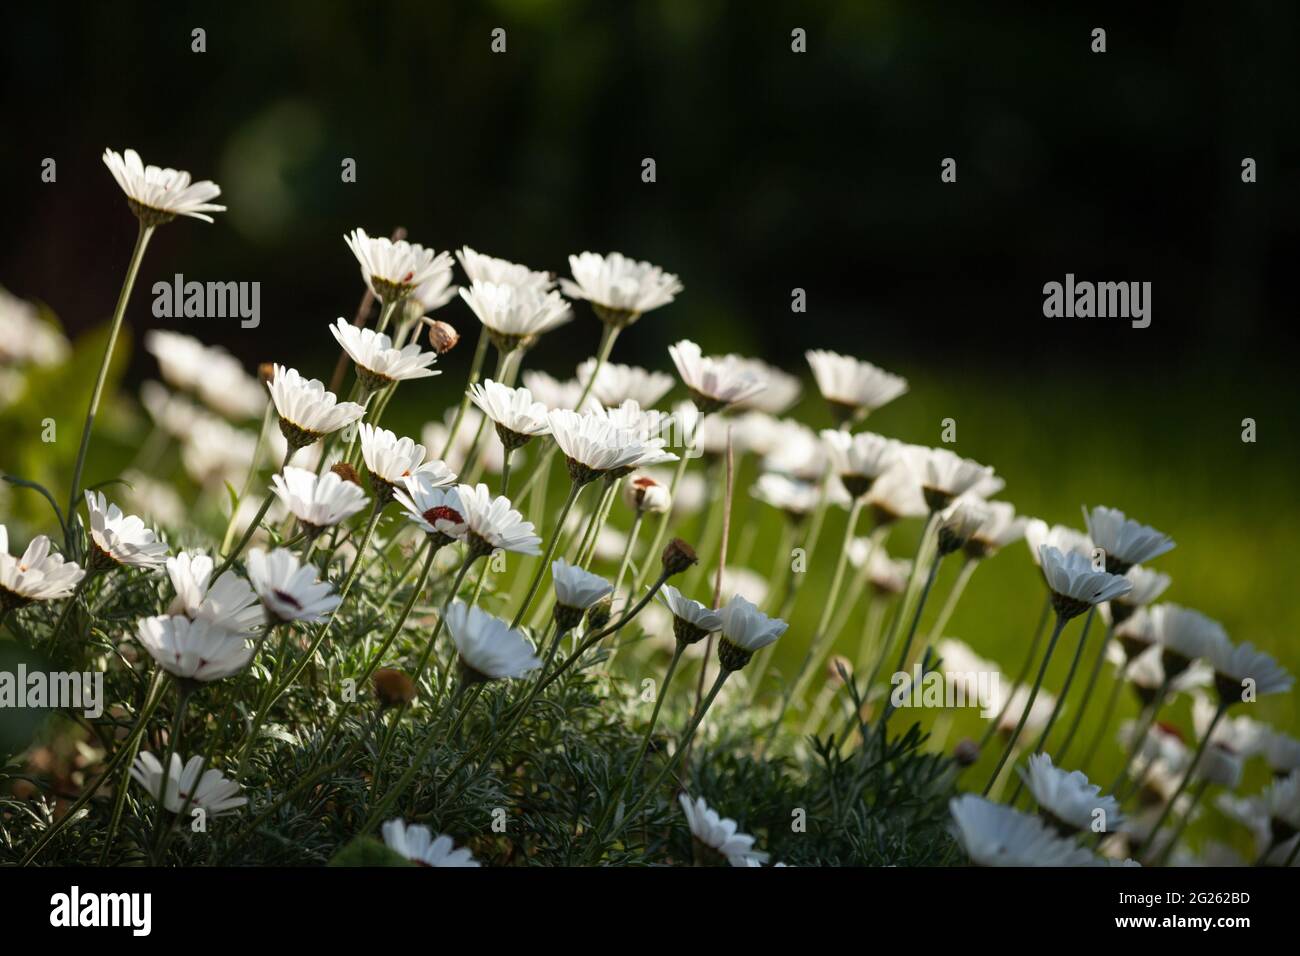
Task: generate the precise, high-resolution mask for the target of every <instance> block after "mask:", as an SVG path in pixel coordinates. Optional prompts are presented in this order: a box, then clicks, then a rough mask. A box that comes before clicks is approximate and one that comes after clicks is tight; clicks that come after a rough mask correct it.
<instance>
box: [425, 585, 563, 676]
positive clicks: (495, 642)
mask: <svg viewBox="0 0 1300 956" xmlns="http://www.w3.org/2000/svg"><path fill="white" fill-rule="evenodd" d="M445 619H446V626H447V630H448V631H450V632H451V639H452V640H453V641H454V642H455V644H456V652H457V654H458V656H459V658H460V665H461V673H462V675H463V677H464V679H465V680H466V681H468V682H471V683H478V682H482V681H490V680H507V679H510V678H515V677H523V676H524V675H525V674H527V673H528V672H529V671H534V670H536V669H537V668H539V667H541V666H542V662H541V660H540V659H538V657H537V655H536V653H534V648H533V644H532V642H531V641H529V640H528V639H527V638H526V637H524V636H523V634H521V633H520V632H519V631H517V630H515V629H513V628H511V627H509V626H508V625H507V624H506V622H505V621H502V620H501V619H500V618H496V617H493V616H492V615H491V614H489V613H488V612H487V611H485V610H483V609H482V608H480V607H470V606H469V605H467V604H466V603H465V602H464V601H454V602H452V604H451V606H450V607H449V608H447V610H446V614H445Z"/></svg>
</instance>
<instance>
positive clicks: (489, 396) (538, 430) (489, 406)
mask: <svg viewBox="0 0 1300 956" xmlns="http://www.w3.org/2000/svg"><path fill="white" fill-rule="evenodd" d="M469 394H470V399H471V401H473V402H474V404H475V405H477V406H478V407H479V408H480V409H481V410H482V412H483V414H484V415H486V416H487V417H488V418H490V419H491V420H492V423H493V424H494V425H495V426H496V431H497V437H498V438H500V439H501V444H502V445H503V446H504V447H505V449H506V450H507V451H514V450H515V449H516V448H519V447H520V446H521V445H526V444H527V443H528V442H529V441H530V440H532V439H533V438H536V437H537V436H538V435H545V434H547V433H548V432H550V430H551V426H550V424H549V423H548V422H547V421H546V414H547V408H546V406H545V405H543V404H542V403H541V402H536V401H533V393H532V392H530V391H529V390H528V389H527V388H511V387H510V386H508V385H502V384H501V383H500V382H494V381H492V379H490V378H489V379H487V380H486V381H484V382H483V383H482V384H481V385H480V384H478V383H475V384H473V385H471V386H470V387H469Z"/></svg>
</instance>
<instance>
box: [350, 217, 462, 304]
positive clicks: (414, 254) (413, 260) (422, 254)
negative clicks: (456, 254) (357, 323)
mask: <svg viewBox="0 0 1300 956" xmlns="http://www.w3.org/2000/svg"><path fill="white" fill-rule="evenodd" d="M343 241H344V242H346V243H347V244H348V248H349V249H351V250H352V254H353V255H354V256H356V257H357V263H358V265H360V266H361V278H362V279H364V280H365V283H366V287H367V288H369V289H370V291H371V292H373V293H374V294H375V297H376V298H377V299H379V301H381V302H383V303H384V304H385V305H388V304H391V303H393V302H398V301H401V300H402V299H404V298H406V297H407V296H408V295H410V294H411V293H412V292H414V291H415V290H416V288H418V287H419V286H422V285H424V284H425V283H427V282H431V281H438V280H439V279H441V278H444V277H446V278H450V275H451V255H450V254H449V253H446V252H434V251H433V250H432V249H426V248H425V247H424V246H421V245H419V244H418V243H413V242H407V241H406V240H405V239H399V240H398V241H396V242H394V241H393V240H391V239H387V238H385V237H383V236H368V235H366V231H365V230H364V229H353V230H352V232H350V233H348V234H347V235H345V236H344V237H343Z"/></svg>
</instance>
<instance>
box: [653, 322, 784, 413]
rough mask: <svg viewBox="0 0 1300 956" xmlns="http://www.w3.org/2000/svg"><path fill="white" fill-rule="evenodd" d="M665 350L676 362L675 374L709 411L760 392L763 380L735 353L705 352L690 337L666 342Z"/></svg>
mask: <svg viewBox="0 0 1300 956" xmlns="http://www.w3.org/2000/svg"><path fill="white" fill-rule="evenodd" d="M668 354H669V355H671V356H672V359H673V364H674V365H675V366H677V374H678V375H680V376H681V377H682V382H683V383H685V385H686V388H687V389H688V390H689V391H690V393H691V398H692V399H693V400H694V402H695V404H696V405H697V406H699V409H700V412H701V413H703V414H708V413H709V412H716V411H719V410H720V409H723V408H726V407H727V406H728V405H734V404H735V403H736V402H740V401H745V400H746V399H752V398H753V397H754V396H755V395H757V394H758V393H759V392H761V391H762V390H763V389H764V387H765V383H764V382H763V380H762V379H760V378H758V377H757V376H756V375H755V374H754V370H753V369H752V368H749V367H748V366H746V365H745V364H744V363H743V362H742V361H740V360H739V359H738V357H737V356H735V355H723V356H712V355H705V354H704V353H703V352H701V351H700V347H699V346H698V345H696V344H695V343H694V342H692V341H691V340H690V339H682V340H681V341H680V342H678V343H677V344H676V345H670V346H668Z"/></svg>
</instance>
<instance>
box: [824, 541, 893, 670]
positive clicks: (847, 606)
mask: <svg viewBox="0 0 1300 956" xmlns="http://www.w3.org/2000/svg"><path fill="white" fill-rule="evenodd" d="M888 536H889V525H887V524H882V525H878V526H877V527H876V528H875V529H873V530H872V532H871V534H870V535H869V536H868V538H867V553H866V555H865V556H864V558H863V561H862V567H860V568H858V572H857V574H855V575H854V576H853V581H852V583H851V584H850V585H849V600H848V601H847V602H846V603H844V604H841V605H840V609H839V611H837V612H836V614H835V619H834V620H833V621H832V622H831V633H832V634H834V635H835V636H836V637H838V636H839V635H840V634H842V633H843V632H844V628H845V626H847V625H848V623H849V619H850V618H851V617H852V616H853V611H854V610H855V609H856V608H857V606H858V602H857V596H858V595H859V594H866V595H867V608H870V607H871V603H872V597H873V595H874V591H873V589H872V588H871V562H872V560H874V558H875V555H876V552H877V551H878V550H880V548H881V547H883V545H884V542H885V539H886V538H887V537H888ZM859 650H861V649H859ZM858 661H859V662H861V663H863V664H865V663H866V655H865V654H861V655H860V656H859V658H858Z"/></svg>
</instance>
